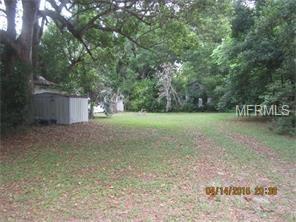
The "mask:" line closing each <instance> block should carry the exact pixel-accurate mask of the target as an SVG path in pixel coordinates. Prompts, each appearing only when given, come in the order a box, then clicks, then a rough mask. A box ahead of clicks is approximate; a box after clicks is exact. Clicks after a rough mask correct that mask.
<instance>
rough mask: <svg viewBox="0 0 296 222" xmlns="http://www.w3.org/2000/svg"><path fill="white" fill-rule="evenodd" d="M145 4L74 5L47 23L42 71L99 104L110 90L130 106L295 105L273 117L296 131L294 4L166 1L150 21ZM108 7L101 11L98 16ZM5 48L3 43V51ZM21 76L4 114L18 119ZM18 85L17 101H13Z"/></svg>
mask: <svg viewBox="0 0 296 222" xmlns="http://www.w3.org/2000/svg"><path fill="white" fill-rule="evenodd" d="M135 2H136V1H135ZM140 3H141V1H138V6H137V4H136V3H135V6H134V7H135V8H134V11H132V12H131V11H130V9H131V8H132V6H126V5H124V6H122V5H120V4H118V5H116V4H117V3H116V4H115V3H114V4H115V5H114V9H112V10H114V11H112V10H111V12H108V10H109V5H108V4H107V3H106V2H105V1H102V5H104V4H107V5H106V8H96V7H97V3H95V2H93V3H92V1H89V3H85V4H80V3H77V4H76V3H74V6H73V7H71V8H69V9H68V11H69V12H70V11H71V13H72V16H68V17H66V19H65V20H63V19H62V18H61V17H52V18H51V19H52V20H51V21H48V20H46V21H47V22H48V24H47V26H46V29H45V30H44V31H43V35H42V38H41V39H40V43H39V44H38V51H37V53H36V54H35V55H34V59H33V67H32V68H33V73H34V75H42V76H44V77H45V78H46V79H48V80H50V81H53V82H55V83H58V86H57V87H59V88H61V89H62V90H65V91H69V92H70V93H73V94H82V95H87V96H89V97H90V99H91V104H92V106H94V105H96V104H97V103H99V102H100V101H102V99H103V97H104V96H110V97H112V96H113V97H114V95H124V101H125V107H126V109H127V110H130V111H140V110H146V111H150V112H170V111H187V112H194V111H235V106H236V105H243V104H258V105H260V104H262V105H271V104H274V105H278V106H279V105H283V104H284V105H289V107H290V110H292V111H293V112H294V113H293V112H292V113H291V114H290V115H289V117H285V118H277V119H275V122H276V127H277V129H278V131H279V132H285V133H286V132H288V133H295V48H296V41H295V31H296V30H295V29H296V28H295V23H296V21H295V11H296V1H294V0H280V1H275V0H254V1H250V0H236V1H232V0H224V1H219V3H218V2H217V1H215V0H201V1H188V2H187V1H180V2H178V1H177V2H175V1H172V2H171V3H170V1H168V3H164V2H163V3H159V4H158V3H155V4H152V3H151V4H148V5H145V4H144V5H142V6H143V7H144V8H143V10H144V9H145V10H146V11H148V12H149V13H148V15H149V14H151V15H150V16H147V18H145V16H144V15H142V14H141V11H143V10H140V9H139V4H140ZM88 4H89V5H88ZM61 5H62V4H61ZM140 5H141V4H140ZM62 6H64V5H62ZM125 7H126V8H125ZM53 8H55V9H58V7H53ZM119 8H120V10H118V9H119ZM100 10H103V11H102V12H101V14H99V15H100V16H101V17H100V16H98V15H97V16H95V15H96V13H98V12H99V11H100ZM104 10H106V12H108V13H106V14H104V13H103V12H104ZM59 13H60V12H59ZM131 13H132V14H131ZM137 13H139V14H137ZM49 15H52V14H49ZM60 15H61V14H60ZM132 15H134V16H132ZM56 18H57V19H56ZM96 19H98V21H97V20H96ZM95 22H97V23H95ZM82 37H83V38H82ZM2 46H3V45H2ZM6 47H7V46H5V45H4V46H3V47H1V48H0V50H2V53H5V51H6ZM4 63H5V60H1V67H2V66H3V64H4ZM15 67H18V66H15ZM15 72H16V73H18V75H14V77H17V76H19V78H10V79H9V81H6V80H5V79H3V78H2V82H1V87H2V91H4V93H2V94H3V95H6V97H2V96H1V103H2V104H4V105H5V106H4V107H7V104H8V105H9V104H10V109H7V110H6V111H5V110H4V111H5V114H4V115H2V116H5V118H6V119H9V121H8V122H12V123H13V122H14V123H15V124H16V125H17V124H18V123H19V122H21V120H22V119H20V120H19V119H17V118H16V117H17V116H19V113H20V112H21V110H22V109H23V107H26V102H21V101H26V98H28V97H26V96H24V95H25V92H26V87H22V85H26V83H25V81H24V80H23V78H21V76H22V75H24V73H23V72H21V69H20V68H16V69H15ZM1 75H2V74H1ZM4 80H5V81H4ZM12 86H14V87H12ZM13 91H18V92H19V93H18V94H17V95H18V97H11V98H10V97H9V96H10V95H12V94H13V93H11V92H13ZM3 98H8V99H7V101H6V102H3V101H4V100H5V99H3ZM16 98H17V99H16ZM201 100H202V101H203V105H202V106H201V103H200V102H201ZM9 101H10V102H9ZM22 103H24V104H22ZM2 107H3V106H2ZM16 110H17V112H16ZM15 119H17V120H16V121H15ZM1 121H3V118H2V120H1Z"/></svg>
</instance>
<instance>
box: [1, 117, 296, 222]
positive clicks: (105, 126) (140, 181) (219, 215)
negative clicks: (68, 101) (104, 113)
mask: <svg viewBox="0 0 296 222" xmlns="http://www.w3.org/2000/svg"><path fill="white" fill-rule="evenodd" d="M295 171H296V139H295V138H291V137H287V136H282V135H277V134H275V133H273V132H272V131H270V130H269V129H268V125H267V123H264V122H262V121H252V120H242V119H238V118H236V117H235V115H234V114H215V113H208V114H206V113H195V114H193V113H192V114H186V113H183V114H181V113H180V114H176V113H170V114H149V113H147V114H145V113H142V114H139V113H124V114H117V115H114V116H112V118H97V119H95V120H93V121H91V122H89V123H87V124H76V125H72V126H59V125H52V126H43V127H37V126H36V127H32V128H31V129H28V130H27V131H26V132H22V133H18V134H16V135H10V136H8V137H6V138H2V139H1V186H0V189H1V190H0V221H277V222H280V221H295V220H296V213H295V209H296V196H295V194H296V187H295V182H296V172H295ZM207 186H217V187H225V186H235V187H236V186H239V187H251V189H254V188H255V187H256V186H264V187H269V186H272V187H277V188H278V193H277V195H274V196H268V195H264V196H260V195H259V196H258V195H254V194H252V195H247V196H244V195H242V196H235V195H216V196H208V195H206V193H205V188H206V187H207Z"/></svg>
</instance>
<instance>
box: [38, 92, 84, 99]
mask: <svg viewBox="0 0 296 222" xmlns="http://www.w3.org/2000/svg"><path fill="white" fill-rule="evenodd" d="M44 94H50V95H53V96H63V97H71V98H85V99H88V97H87V96H77V95H69V94H65V93H55V92H43V93H38V94H35V96H38V95H44Z"/></svg>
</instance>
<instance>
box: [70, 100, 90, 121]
mask: <svg viewBox="0 0 296 222" xmlns="http://www.w3.org/2000/svg"><path fill="white" fill-rule="evenodd" d="M69 99H70V100H69V101H70V103H69V105H70V106H69V111H70V112H69V113H70V115H69V116H70V120H69V123H70V124H71V123H78V122H87V121H88V99H87V98H76V97H72V98H71V97H70V98H69Z"/></svg>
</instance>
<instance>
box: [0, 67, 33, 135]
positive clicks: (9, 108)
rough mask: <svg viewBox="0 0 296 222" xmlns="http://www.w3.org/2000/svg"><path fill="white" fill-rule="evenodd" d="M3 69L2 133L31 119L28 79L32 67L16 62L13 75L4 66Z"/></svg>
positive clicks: (1, 85) (1, 82) (0, 82)
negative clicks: (7, 72) (6, 71)
mask: <svg viewBox="0 0 296 222" xmlns="http://www.w3.org/2000/svg"><path fill="white" fill-rule="evenodd" d="M0 69H1V70H0V71H1V80H0V87H1V101H0V102H1V133H2V134H5V133H6V132H7V131H9V130H11V129H14V128H16V127H17V126H20V125H22V124H24V123H26V122H29V121H30V118H29V116H30V108H29V107H30V104H31V102H30V101H31V96H30V95H29V93H28V87H27V85H26V82H27V81H26V79H27V76H28V73H29V72H30V71H31V70H30V68H28V67H27V66H25V65H23V64H20V63H19V64H16V66H15V68H14V73H13V75H12V76H6V75H5V73H4V71H3V66H2V64H1V66H0Z"/></svg>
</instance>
